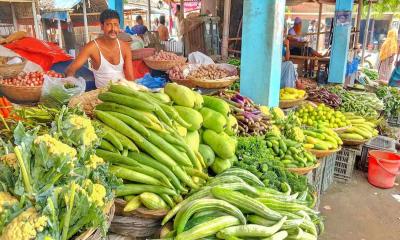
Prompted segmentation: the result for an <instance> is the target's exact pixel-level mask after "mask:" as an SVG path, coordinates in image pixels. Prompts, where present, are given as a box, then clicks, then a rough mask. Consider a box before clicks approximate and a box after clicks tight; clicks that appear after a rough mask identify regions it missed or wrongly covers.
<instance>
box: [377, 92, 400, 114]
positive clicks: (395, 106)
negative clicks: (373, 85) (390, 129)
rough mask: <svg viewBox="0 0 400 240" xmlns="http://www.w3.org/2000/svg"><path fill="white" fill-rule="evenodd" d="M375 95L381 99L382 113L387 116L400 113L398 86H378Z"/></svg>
mask: <svg viewBox="0 0 400 240" xmlns="http://www.w3.org/2000/svg"><path fill="white" fill-rule="evenodd" d="M376 95H377V96H378V98H379V99H381V100H382V101H383V104H384V106H385V107H384V110H383V111H384V115H385V116H386V117H388V118H390V117H397V116H399V115H400V92H399V90H398V88H394V87H388V86H380V87H379V88H378V89H377V91H376Z"/></svg>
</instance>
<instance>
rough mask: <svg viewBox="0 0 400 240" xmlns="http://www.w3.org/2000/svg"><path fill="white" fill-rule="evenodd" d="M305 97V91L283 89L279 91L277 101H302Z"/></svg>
mask: <svg viewBox="0 0 400 240" xmlns="http://www.w3.org/2000/svg"><path fill="white" fill-rule="evenodd" d="M305 96H306V91H304V90H299V89H296V88H283V89H281V90H280V94H279V99H280V100H281V101H287V100H298V99H303V98H304V97H305Z"/></svg>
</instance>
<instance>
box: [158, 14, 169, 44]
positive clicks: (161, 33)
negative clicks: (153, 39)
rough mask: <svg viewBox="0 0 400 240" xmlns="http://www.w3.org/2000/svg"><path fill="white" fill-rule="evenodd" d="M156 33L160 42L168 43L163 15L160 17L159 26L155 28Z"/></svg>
mask: <svg viewBox="0 0 400 240" xmlns="http://www.w3.org/2000/svg"><path fill="white" fill-rule="evenodd" d="M157 32H158V37H159V38H160V40H161V41H168V39H169V33H168V28H167V27H166V26H165V16H164V15H161V16H160V25H159V26H158V28H157Z"/></svg>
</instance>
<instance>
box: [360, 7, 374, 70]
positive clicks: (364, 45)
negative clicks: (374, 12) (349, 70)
mask: <svg viewBox="0 0 400 240" xmlns="http://www.w3.org/2000/svg"><path fill="white" fill-rule="evenodd" d="M371 5H372V2H371V0H370V1H368V14H367V21H366V22H365V29H364V39H363V45H362V53H361V66H362V65H364V57H365V47H366V45H367V42H368V41H367V40H368V28H369V21H370V19H371Z"/></svg>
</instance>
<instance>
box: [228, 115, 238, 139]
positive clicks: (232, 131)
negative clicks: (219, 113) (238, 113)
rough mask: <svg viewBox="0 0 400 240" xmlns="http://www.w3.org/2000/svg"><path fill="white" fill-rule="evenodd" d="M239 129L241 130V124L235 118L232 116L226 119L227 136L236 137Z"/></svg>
mask: <svg viewBox="0 0 400 240" xmlns="http://www.w3.org/2000/svg"><path fill="white" fill-rule="evenodd" d="M238 129H239V124H238V121H237V119H236V118H235V116H233V115H231V114H230V115H229V116H228V117H227V118H226V129H225V132H226V134H228V135H229V136H234V135H236V133H237V131H238Z"/></svg>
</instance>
